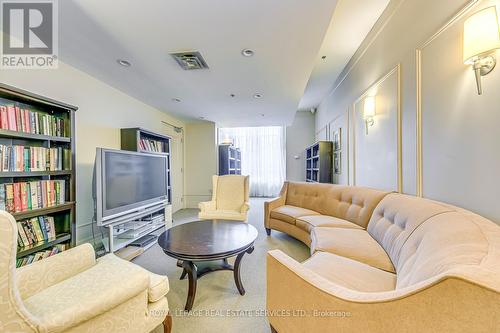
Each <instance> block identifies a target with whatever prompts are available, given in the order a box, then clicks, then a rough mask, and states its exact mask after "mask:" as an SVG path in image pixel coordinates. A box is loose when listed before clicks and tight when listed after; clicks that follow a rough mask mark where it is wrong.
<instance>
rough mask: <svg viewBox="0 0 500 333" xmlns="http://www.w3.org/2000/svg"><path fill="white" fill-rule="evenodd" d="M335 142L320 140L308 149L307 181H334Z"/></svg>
mask: <svg viewBox="0 0 500 333" xmlns="http://www.w3.org/2000/svg"><path fill="white" fill-rule="evenodd" d="M332 176H333V143H332V142H330V141H319V142H316V143H315V144H313V145H312V146H310V147H308V148H307V149H306V181H307V182H310V183H332V182H333V177H332Z"/></svg>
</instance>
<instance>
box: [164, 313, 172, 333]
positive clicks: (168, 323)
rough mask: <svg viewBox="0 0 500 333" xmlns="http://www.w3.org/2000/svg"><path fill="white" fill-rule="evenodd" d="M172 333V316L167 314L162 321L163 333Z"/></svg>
mask: <svg viewBox="0 0 500 333" xmlns="http://www.w3.org/2000/svg"><path fill="white" fill-rule="evenodd" d="M171 331H172V315H170V312H169V313H167V316H166V317H165V320H163V333H170V332H171Z"/></svg>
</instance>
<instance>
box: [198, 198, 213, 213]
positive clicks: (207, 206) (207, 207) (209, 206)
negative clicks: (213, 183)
mask: <svg viewBox="0 0 500 333" xmlns="http://www.w3.org/2000/svg"><path fill="white" fill-rule="evenodd" d="M198 208H199V209H200V210H201V211H202V212H203V211H213V210H216V209H217V205H216V203H215V200H211V201H205V202H200V203H199V204H198Z"/></svg>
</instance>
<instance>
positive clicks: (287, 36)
mask: <svg viewBox="0 0 500 333" xmlns="http://www.w3.org/2000/svg"><path fill="white" fill-rule="evenodd" d="M357 1H360V0H349V2H357ZM371 1H374V2H380V0H376V1H375V0H371ZM363 2H370V1H367V0H363ZM335 4H336V1H335V0H314V1H311V0H309V1H304V0H272V1H269V0H238V1H235V0H210V1H207V0H182V1H173V0H147V1H146V0H142V1H137V0H120V1H116V0H64V1H59V13H60V14H59V26H60V29H59V31H60V36H59V49H60V57H61V60H62V61H64V62H66V63H69V64H70V65H73V66H75V67H77V68H79V69H81V70H83V71H85V72H87V73H89V74H91V75H92V76H94V77H96V78H98V79H100V80H102V81H104V82H106V83H108V84H109V85H111V86H113V87H115V88H117V89H120V90H121V91H123V92H125V93H127V94H129V95H131V96H133V97H135V98H137V99H139V100H142V101H144V102H145V103H148V104H150V105H152V106H154V107H157V108H158V109H160V110H163V111H166V112H169V113H173V114H175V115H178V116H181V117H183V118H186V119H189V118H191V119H197V118H198V117H205V118H206V119H207V120H211V121H215V122H217V123H218V124H220V125H222V126H239V125H245V126H251V125H262V124H265V125H270V124H283V123H290V122H291V121H292V119H293V117H294V114H295V111H296V110H297V106H298V105H299V101H300V99H301V98H302V96H303V93H304V89H305V87H306V85H307V82H308V79H309V76H310V74H311V72H312V70H313V67H314V64H315V61H316V58H317V55H318V51H319V49H320V47H321V45H322V42H323V38H324V36H325V33H326V31H327V29H328V27H329V24H330V21H331V18H332V15H333V11H334V9H335ZM244 48H251V49H253V50H254V51H255V56H254V57H252V58H245V57H243V56H242V55H241V54H240V52H241V50H242V49H244ZM185 50H198V51H200V52H201V54H202V55H203V56H204V58H205V60H206V61H207V63H208V65H209V67H210V69H208V70H199V71H183V70H182V69H181V68H180V67H179V66H178V65H177V63H176V62H175V61H174V60H173V59H172V58H171V57H170V56H169V53H170V52H173V51H185ZM119 58H120V59H126V60H128V61H130V62H131V63H132V67H130V68H125V67H121V66H119V65H118V64H117V62H116V60H117V59H119ZM330 80H331V81H333V78H330ZM231 93H234V94H235V95H236V96H235V97H234V98H232V97H230V96H229V95H230V94H231ZM254 93H262V94H263V98H261V99H255V98H253V95H254ZM89 98H92V97H91V96H89ZM173 98H179V99H181V100H182V101H181V102H180V103H177V102H174V101H172V99H173Z"/></svg>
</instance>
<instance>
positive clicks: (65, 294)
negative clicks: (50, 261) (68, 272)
mask: <svg viewBox="0 0 500 333" xmlns="http://www.w3.org/2000/svg"><path fill="white" fill-rule="evenodd" d="M149 283H150V280H149V273H148V272H147V271H146V270H144V269H143V268H141V267H139V266H137V265H134V264H132V263H130V262H128V261H125V260H122V259H120V258H118V257H116V256H115V255H114V254H109V255H107V256H104V257H102V258H100V259H99V261H98V262H97V264H96V265H94V266H93V267H91V268H89V269H87V270H85V271H83V272H81V273H79V274H77V275H74V276H72V277H70V278H68V279H66V280H64V281H62V282H59V283H57V284H55V285H53V286H51V287H49V288H47V289H44V290H42V291H41V292H39V293H37V294H35V295H33V296H31V297H28V298H27V299H25V300H24V305H25V306H26V308H27V309H28V311H29V312H30V313H31V314H33V315H34V316H35V317H36V318H38V319H39V320H40V327H41V330H40V331H43V332H55V331H57V332H60V331H64V330H66V329H68V328H70V327H73V326H76V325H78V324H79V323H82V322H84V321H86V320H89V319H91V318H94V317H96V316H98V315H100V314H103V313H105V312H107V311H110V310H111V309H113V308H115V307H116V306H118V305H120V304H123V303H125V302H127V301H128V300H129V299H131V298H133V297H135V296H136V295H138V294H140V293H141V292H143V293H145V295H146V292H147V290H148V286H149ZM145 300H146V299H145ZM144 309H146V304H144Z"/></svg>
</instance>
